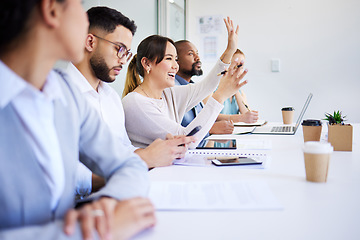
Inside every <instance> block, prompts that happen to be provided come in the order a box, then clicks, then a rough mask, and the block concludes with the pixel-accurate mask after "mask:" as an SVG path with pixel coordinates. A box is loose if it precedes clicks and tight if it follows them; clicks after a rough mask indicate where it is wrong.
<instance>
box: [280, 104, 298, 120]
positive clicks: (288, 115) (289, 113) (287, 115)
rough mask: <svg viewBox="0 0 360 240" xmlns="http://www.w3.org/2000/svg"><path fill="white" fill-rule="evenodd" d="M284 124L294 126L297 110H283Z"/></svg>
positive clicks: (285, 108)
mask: <svg viewBox="0 0 360 240" xmlns="http://www.w3.org/2000/svg"><path fill="white" fill-rule="evenodd" d="M281 112H282V117H283V123H284V124H292V123H293V119H294V112H295V109H294V108H293V107H284V108H282V109H281Z"/></svg>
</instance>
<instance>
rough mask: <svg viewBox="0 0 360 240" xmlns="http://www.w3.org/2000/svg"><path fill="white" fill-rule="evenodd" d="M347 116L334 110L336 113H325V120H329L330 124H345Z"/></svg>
mask: <svg viewBox="0 0 360 240" xmlns="http://www.w3.org/2000/svg"><path fill="white" fill-rule="evenodd" d="M345 118H346V116H342V112H340V111H337V112H336V111H334V114H330V113H325V118H324V119H323V120H327V121H329V124H330V125H334V124H341V125H344V121H346V120H345Z"/></svg>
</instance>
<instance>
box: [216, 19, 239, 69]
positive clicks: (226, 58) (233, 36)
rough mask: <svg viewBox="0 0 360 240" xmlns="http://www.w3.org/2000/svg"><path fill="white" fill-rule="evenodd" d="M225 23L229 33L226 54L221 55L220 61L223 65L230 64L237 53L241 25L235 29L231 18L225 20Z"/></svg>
mask: <svg viewBox="0 0 360 240" xmlns="http://www.w3.org/2000/svg"><path fill="white" fill-rule="evenodd" d="M224 23H225V26H226V29H227V32H228V44H227V47H226V50H225V52H224V53H223V54H222V55H221V57H220V59H221V61H222V62H223V63H227V64H228V63H230V61H231V58H232V56H233V54H234V53H235V51H236V49H237V46H238V33H239V25H237V26H236V29H235V27H234V23H233V21H232V20H231V19H230V17H227V18H224Z"/></svg>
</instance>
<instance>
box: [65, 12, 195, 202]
mask: <svg viewBox="0 0 360 240" xmlns="http://www.w3.org/2000/svg"><path fill="white" fill-rule="evenodd" d="M87 13H88V17H89V23H90V25H89V33H88V36H87V39H86V44H85V51H84V52H85V57H84V59H83V60H82V61H81V62H79V63H78V64H75V66H74V65H73V64H70V65H69V67H68V69H67V73H68V74H69V75H70V77H71V79H72V80H73V82H74V83H75V84H76V85H77V86H78V87H79V88H80V91H81V92H82V94H83V96H84V97H85V98H86V99H87V100H88V101H89V102H90V103H91V105H92V106H93V107H94V108H95V109H96V110H97V112H98V113H99V114H100V115H101V118H102V119H103V120H104V121H105V122H106V123H107V125H108V126H109V127H110V129H111V131H112V132H113V133H114V135H116V137H117V139H118V140H119V144H124V145H126V146H127V147H128V148H130V149H132V150H133V151H135V153H137V154H138V155H139V156H140V157H141V158H142V159H143V160H144V161H145V162H146V163H147V165H148V167H149V168H153V167H157V166H166V165H171V164H172V162H173V160H174V159H175V158H180V157H183V156H184V154H185V152H186V146H185V147H184V146H181V145H182V144H188V143H190V142H192V141H193V140H194V139H193V138H192V137H185V136H176V137H172V136H167V138H168V139H167V140H161V139H157V140H155V141H154V142H153V143H152V144H150V145H149V146H148V147H147V148H145V149H140V148H138V149H137V148H135V147H134V146H132V145H131V142H130V140H129V138H128V135H127V133H126V129H125V120H124V110H123V107H122V103H121V100H120V97H119V95H118V94H117V93H116V92H115V90H114V89H112V87H110V86H109V85H108V84H107V83H111V82H113V81H115V78H116V76H117V75H118V74H119V73H120V71H121V69H122V66H123V65H124V64H125V63H126V62H127V61H128V60H129V59H130V58H131V56H132V53H131V52H130V47H131V42H132V38H133V35H134V33H135V31H136V25H135V23H134V21H131V20H130V19H129V18H127V17H126V16H124V15H123V14H121V13H120V12H118V11H117V10H115V9H110V8H107V7H93V8H91V9H89V10H88V12H87ZM80 157H82V156H80ZM77 178H78V180H77V184H78V185H77V188H76V193H77V194H78V195H80V196H86V195H87V194H89V193H90V191H91V190H93V191H96V190H98V189H99V188H100V187H102V186H103V185H104V184H105V182H104V180H103V179H101V178H100V177H98V176H96V175H92V173H91V172H90V170H88V169H87V168H86V167H85V166H84V165H82V164H80V165H79V167H78V174H77Z"/></svg>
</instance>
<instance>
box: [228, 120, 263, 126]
mask: <svg viewBox="0 0 360 240" xmlns="http://www.w3.org/2000/svg"><path fill="white" fill-rule="evenodd" d="M265 123H266V120H260V119H259V120H258V121H257V122H256V123H245V122H236V123H234V126H237V127H249V126H262V125H264V124H265Z"/></svg>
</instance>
